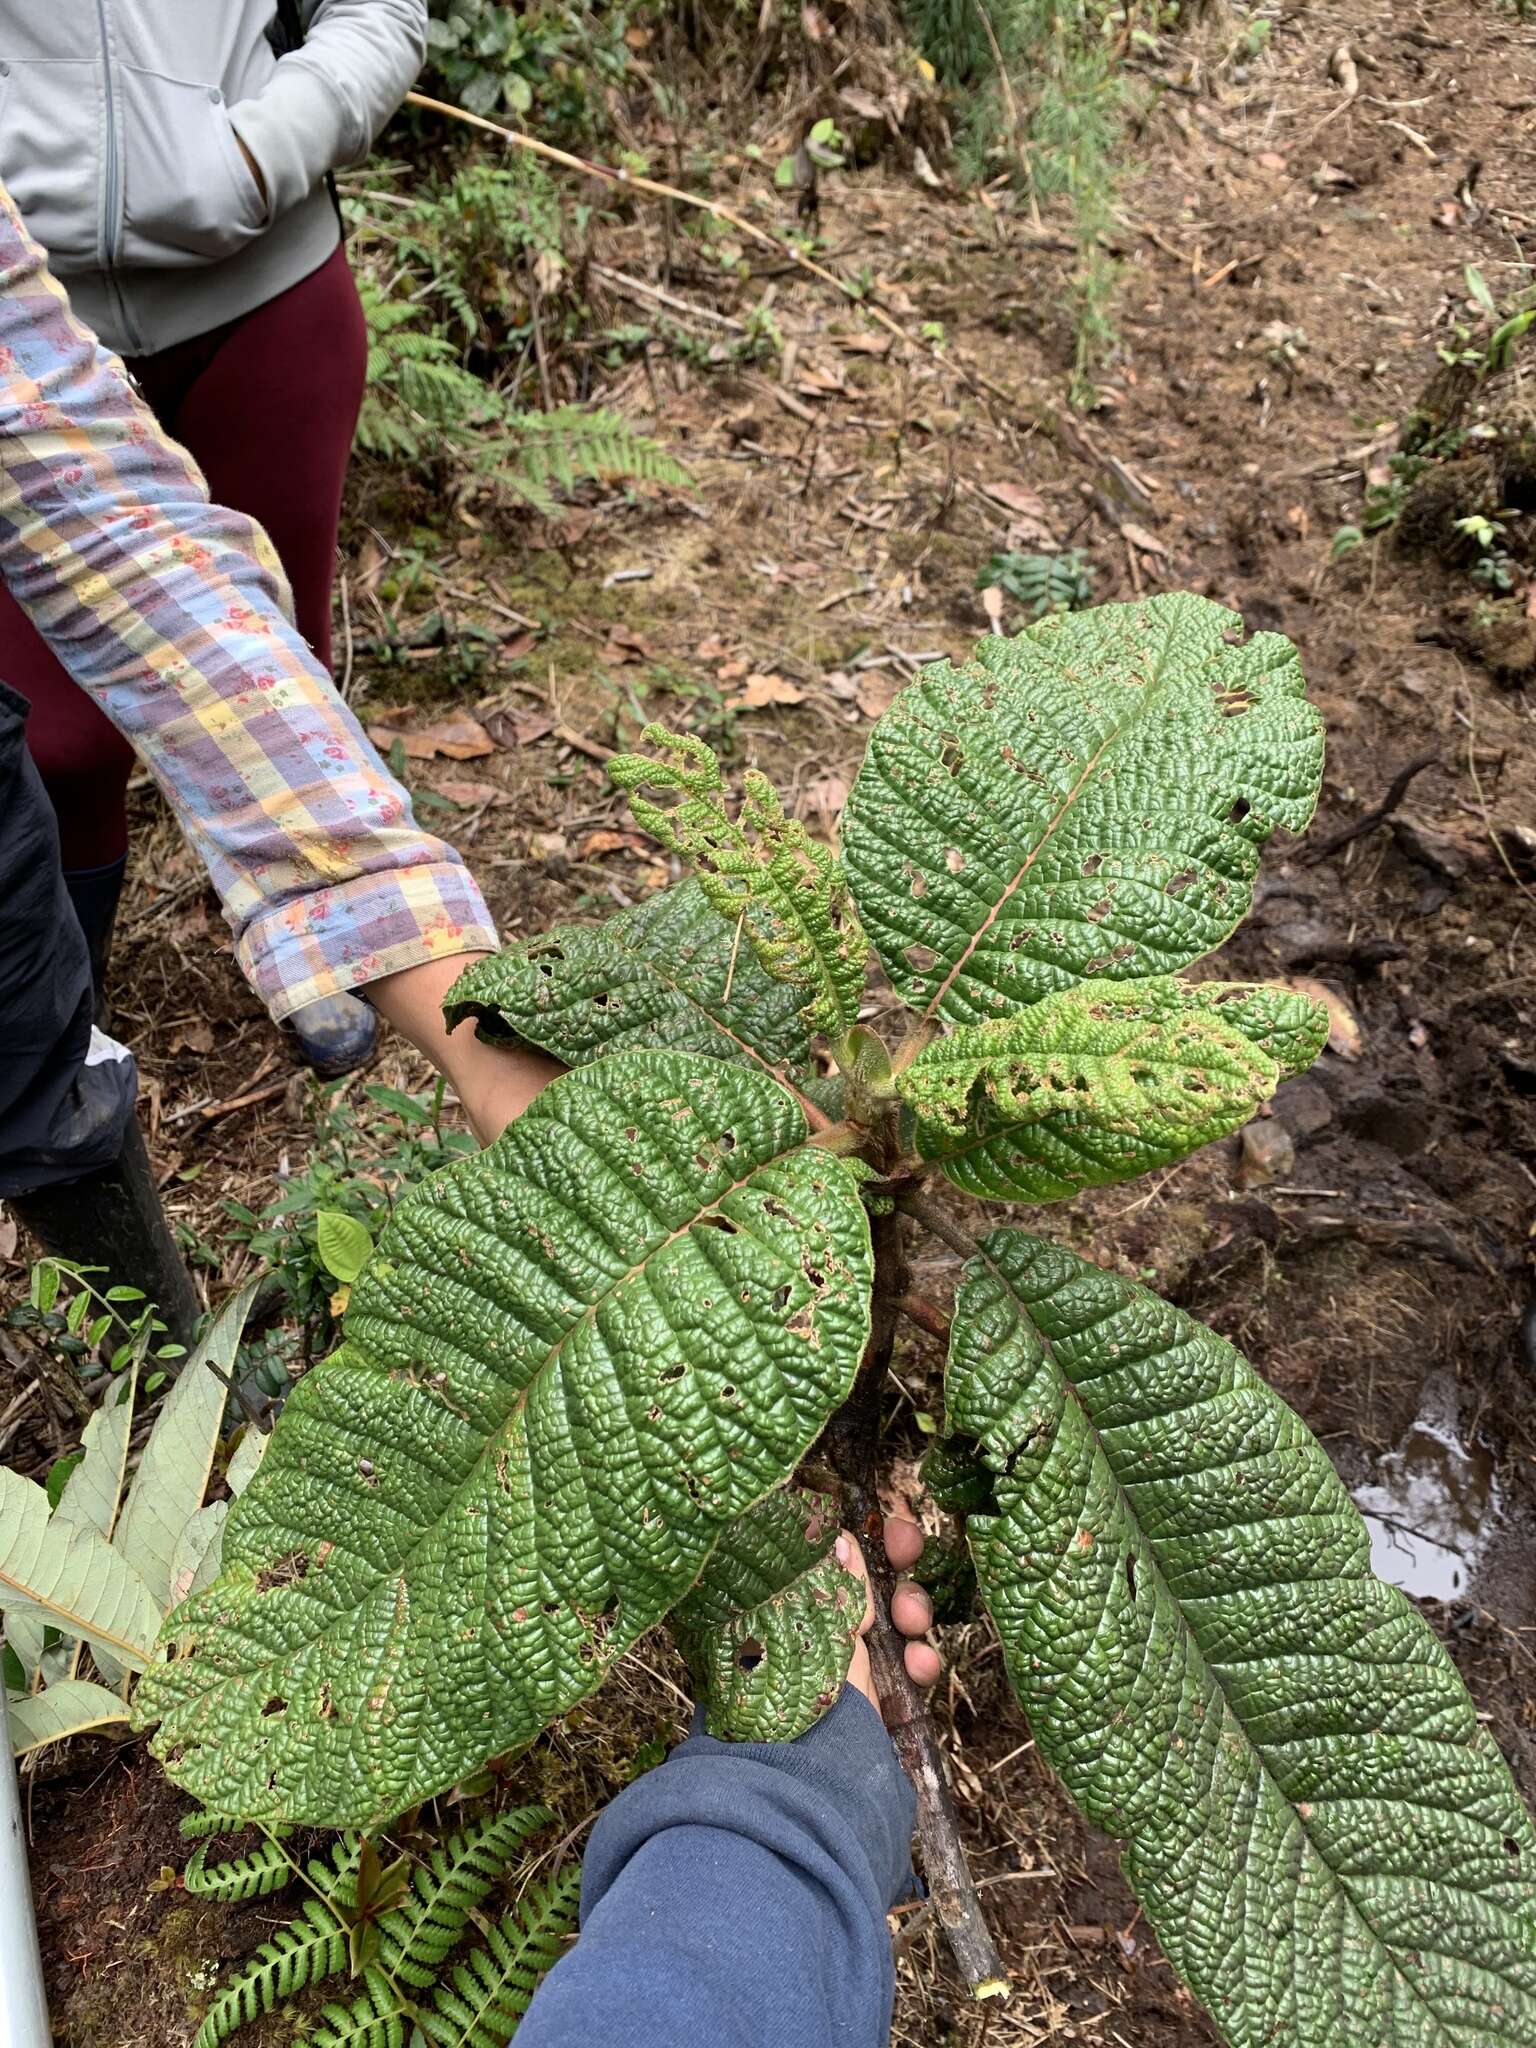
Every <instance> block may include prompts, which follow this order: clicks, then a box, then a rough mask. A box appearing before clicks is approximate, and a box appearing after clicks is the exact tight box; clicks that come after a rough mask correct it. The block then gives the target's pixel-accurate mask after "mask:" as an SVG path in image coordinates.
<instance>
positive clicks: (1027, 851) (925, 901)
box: [843, 594, 1323, 1024]
mask: <svg viewBox="0 0 1536 2048" xmlns="http://www.w3.org/2000/svg"><path fill="white" fill-rule="evenodd" d="M1241 624H1242V622H1241V620H1240V619H1239V618H1238V617H1237V615H1236V613H1234V612H1229V611H1225V610H1224V609H1223V608H1222V607H1221V606H1220V605H1217V604H1212V603H1211V602H1210V601H1209V600H1208V599H1206V598H1203V597H1190V596H1185V595H1181V594H1174V595H1169V596H1164V597H1154V598H1148V599H1146V600H1145V601H1143V602H1140V603H1136V604H1107V605H1100V606H1098V607H1097V608H1096V609H1095V610H1092V611H1086V612H1074V613H1071V614H1069V615H1063V616H1060V617H1056V618H1050V619H1042V620H1041V621H1040V623H1039V624H1038V625H1035V626H1031V627H1030V628H1028V630H1027V631H1025V632H1023V633H1021V634H1020V635H1019V637H1018V638H1017V639H1016V640H997V639H993V640H984V641H982V643H981V645H980V647H979V648H978V649H977V652H976V658H975V659H974V660H973V661H971V662H968V663H967V664H966V665H965V666H964V667H963V668H960V669H955V668H951V667H950V665H949V664H948V663H947V662H940V663H938V664H936V665H935V666H934V667H933V668H930V669H926V670H925V671H924V672H923V674H922V676H921V677H920V678H919V679H918V681H917V682H916V683H915V684H914V685H913V687H912V688H911V689H909V690H908V691H906V692H905V693H904V695H902V696H901V697H899V698H898V699H897V700H896V703H895V705H894V706H893V707H892V709H891V710H890V711H889V712H888V713H887V714H886V716H885V717H884V718H882V719H881V721H880V723H879V724H878V725H877V726H876V727H875V729H874V731H873V732H872V733H871V735H870V742H869V752H868V754H867V755H866V757H865V761H864V765H863V767H862V768H861V770H860V771H859V777H858V780H857V782H856V783H855V784H854V787H853V792H852V794H851V796H850V797H849V799H848V805H847V809H846V810H845V812H844V814H843V858H844V861H845V863H846V866H847V869H848V873H849V877H850V880H851V882H852V884H853V893H854V899H855V901H856V903H857V905H858V908H859V914H860V916H861V917H862V918H863V919H864V922H865V924H866V925H867V926H868V928H869V932H870V935H871V937H872V938H873V939H874V941H875V944H876V946H877V947H878V948H879V952H880V957H881V959H882V960H883V961H884V963H885V967H886V971H887V972H888V973H889V975H890V977H891V980H892V982H893V983H894V984H895V986H896V989H897V992H898V993H899V994H900V995H901V996H903V997H904V998H905V999H906V1001H907V1002H909V1003H911V1004H912V1005H913V1007H914V1008H916V1009H920V1010H925V1011H927V1012H929V1013H930V1014H933V1015H937V1016H941V1017H945V1018H948V1019H950V1020H951V1021H952V1022H955V1023H960V1024H964V1023H975V1022H979V1021H982V1020H984V1019H986V1018H988V1017H994V1016H998V1015H1001V1014H1004V1013H1006V1012H1009V1011H1013V1010H1021V1009H1024V1008H1025V1007H1026V1006H1027V1005H1028V1004H1030V1003H1033V1002H1037V1001H1038V1000H1039V999H1040V997H1041V996H1044V995H1048V994H1049V993H1050V992H1051V990H1052V989H1058V988H1067V987H1070V985H1071V984H1072V983H1073V982H1075V981H1082V980H1086V979H1090V978H1093V977H1095V976H1099V977H1107V978H1109V979H1111V980H1114V981H1130V980H1136V979H1139V978H1140V977H1143V976H1145V975H1150V974H1167V973H1170V972H1172V971H1173V970H1175V969H1177V968H1180V967H1186V966H1188V964H1189V963H1190V962H1191V961H1192V960H1196V959H1198V958H1199V957H1200V955H1201V954H1202V953H1206V952H1208V951H1209V950H1210V949H1211V947H1213V946H1215V945H1216V944H1218V943H1219V942H1220V941H1221V940H1222V939H1224V938H1225V937H1226V935H1227V934H1228V932H1230V931H1231V930H1232V929H1233V927H1234V926H1235V925H1236V924H1237V923H1238V921H1239V919H1240V918H1241V917H1242V916H1243V914H1244V912H1245V911H1246V910H1247V908H1248V903H1249V898H1250V895H1251V892H1252V884H1253V878H1254V875H1255V873H1256V872H1257V869H1258V861H1259V849H1260V847H1261V846H1262V845H1263V843H1264V841H1265V839H1266V838H1268V836H1269V834H1270V833H1271V831H1273V829H1274V828H1275V826H1276V825H1285V826H1288V827H1289V828H1290V830H1291V831H1293V832H1299V831H1301V830H1302V829H1303V828H1304V827H1305V826H1306V823H1307V821H1308V819H1309V818H1310V817H1311V815H1312V809H1313V805H1314V804H1315V803H1316V801H1317V792H1318V786H1319V783H1320V780H1321V776H1322V764H1323V733H1322V724H1321V721H1320V720H1319V718H1318V716H1317V713H1316V712H1315V711H1314V710H1313V709H1312V707H1311V706H1310V705H1309V704H1308V703H1307V701H1306V697H1305V694H1304V685H1303V682H1302V676H1301V669H1300V666H1299V665H1298V662H1297V659H1296V650H1295V648H1294V647H1292V645H1291V643H1290V642H1289V641H1288V640H1285V639H1283V638H1282V637H1281V636H1280V635H1279V634H1276V633H1258V634H1255V635H1254V637H1253V638H1252V639H1251V640H1248V641H1247V642H1244V643H1241V644H1239V643H1238V642H1237V639H1236V635H1237V633H1238V631H1239V630H1240V628H1241Z"/></svg>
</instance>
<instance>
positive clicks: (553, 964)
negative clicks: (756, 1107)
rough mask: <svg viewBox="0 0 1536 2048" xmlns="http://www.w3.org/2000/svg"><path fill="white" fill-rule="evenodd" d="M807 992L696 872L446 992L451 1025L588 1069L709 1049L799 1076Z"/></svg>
mask: <svg viewBox="0 0 1536 2048" xmlns="http://www.w3.org/2000/svg"><path fill="white" fill-rule="evenodd" d="M804 1000H805V992H804V990H803V989H800V990H797V989H795V988H792V987H790V986H788V985H787V984H786V983H784V982H782V981H776V980H774V979H773V977H772V976H771V975H769V974H768V973H767V971H766V970H765V969H764V968H763V967H762V965H761V964H760V963H759V961H758V958H757V954H756V953H755V952H754V950H753V949H752V947H751V946H748V945H743V944H741V943H739V942H738V937H737V933H736V931H735V928H734V926H733V925H731V924H729V923H727V922H726V921H725V920H724V919H723V918H721V917H720V915H719V914H718V912H716V911H714V910H712V909H711V908H710V906H709V903H708V902H707V900H706V899H705V895H704V891H703V889H702V888H701V887H700V885H699V883H698V882H697V881H696V880H692V879H690V880H688V881H686V882H682V883H679V885H678V886H677V887H676V888H675V889H666V890H663V891H662V892H661V894H660V895H657V896H653V897H652V898H651V899H650V901H649V902H647V903H641V904H637V905H636V907H635V908H634V909H633V910H625V911H621V912H620V914H619V915H618V916H617V917H610V918H609V919H608V921H607V922H606V923H605V924H600V925H557V926H556V927H555V928H554V930H553V931H548V932H545V933H543V934H541V936H540V937H538V938H536V939H529V940H526V941H525V942H524V943H523V944H522V945H520V946H509V947H508V948H507V950H506V951H505V952H504V953H497V954H495V955H494V956H493V957H492V958H490V959H487V960H477V961H476V962H475V964H474V965H473V966H472V967H471V968H469V969H468V971H467V972H466V973H464V974H461V975H460V976H459V978H458V980H457V981H456V982H455V983H454V985H453V987H452V988H451V989H450V990H449V991H448V996H447V1000H446V1001H445V1003H444V1005H443V1013H444V1015H445V1016H446V1017H447V1019H448V1024H449V1028H450V1029H452V1028H453V1027H454V1026H455V1025H457V1024H458V1023H460V1022H461V1021H462V1020H463V1019H464V1018H466V1017H473V1018H474V1019H475V1021H476V1025H477V1027H478V1029H479V1031H480V1033H481V1036H482V1037H487V1038H491V1039H511V1040H512V1041H513V1042H514V1043H519V1044H524V1045H536V1046H538V1047H539V1049H540V1050H541V1051H543V1052H547V1053H551V1054H553V1056H554V1057H555V1058H556V1059H558V1060H563V1061H564V1062H565V1064H566V1065H567V1066H568V1067H584V1066H586V1065H587V1063H588V1062H589V1061H590V1060H594V1059H601V1058H602V1057H604V1056H605V1055H606V1054H609V1053H616V1052H628V1051H631V1050H633V1049H638V1048H639V1047H641V1046H649V1047H652V1048H654V1049H656V1050H658V1051H665V1050H675V1051H677V1052H704V1053H712V1054H713V1055H714V1056H715V1057H716V1058H717V1059H731V1060H741V1061H745V1062H746V1063H747V1064H748V1065H756V1066H762V1067H765V1068H767V1069H768V1071H769V1072H771V1073H773V1074H776V1075H777V1076H778V1078H779V1079H780V1080H788V1081H798V1080H800V1079H801V1078H803V1075H804V1073H805V1071H806V1070H807V1069H808V1067H809V1065H810V1057H811V1047H810V1039H809V1036H808V1034H807V1032H806V1028H805V1026H804V1024H803V1023H802V1022H801V1020H800V1014H799V1012H800V1006H801V1004H802V1003H803V1002H804Z"/></svg>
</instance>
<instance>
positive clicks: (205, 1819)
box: [178, 1807, 293, 1842]
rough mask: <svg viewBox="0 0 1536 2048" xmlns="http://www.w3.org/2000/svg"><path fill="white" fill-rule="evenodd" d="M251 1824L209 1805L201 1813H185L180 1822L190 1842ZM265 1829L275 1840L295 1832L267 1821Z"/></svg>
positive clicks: (182, 1830) (231, 1833)
mask: <svg viewBox="0 0 1536 2048" xmlns="http://www.w3.org/2000/svg"><path fill="white" fill-rule="evenodd" d="M249 1825H250V1823H249V1822H248V1821H243V1820H241V1819H240V1818H239V1816H238V1815H236V1814H232V1813H213V1812H211V1811H210V1810H209V1809H208V1808H207V1807H204V1808H203V1810H202V1811H201V1812H200V1813H184V1814H183V1815H182V1816H181V1819H180V1821H179V1822H178V1826H179V1827H180V1829H181V1832H182V1836H183V1839H184V1840H186V1841H188V1842H196V1841H200V1840H201V1839H202V1837H203V1836H204V1835H236V1834H238V1833H239V1832H240V1830H241V1829H242V1828H244V1827H248V1826H249ZM263 1829H264V1832H265V1834H266V1836H267V1839H268V1840H269V1841H273V1842H282V1841H286V1840H287V1838H288V1836H289V1835H291V1834H292V1833H293V1829H292V1828H285V1827H273V1826H268V1825H267V1824H266V1823H265V1822H264V1823H263Z"/></svg>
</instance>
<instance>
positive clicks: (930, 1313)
mask: <svg viewBox="0 0 1536 2048" xmlns="http://www.w3.org/2000/svg"><path fill="white" fill-rule="evenodd" d="M896 1306H897V1307H898V1308H899V1309H900V1310H901V1312H902V1314H903V1315H904V1316H905V1317H906V1318H907V1320H908V1321H909V1322H913V1323H916V1325H917V1327H918V1328H919V1329H920V1330H926V1331H927V1333H928V1335H929V1336H930V1337H937V1338H938V1340H939V1342H940V1343H941V1344H947V1343H948V1342H949V1317H948V1316H947V1315H945V1313H944V1311H943V1309H941V1308H939V1307H938V1306H937V1304H936V1303H934V1302H931V1301H929V1300H928V1299H927V1298H926V1297H925V1296H923V1295H921V1294H912V1293H910V1292H909V1293H907V1294H903V1295H902V1296H901V1297H900V1299H899V1300H898V1301H897V1303H896Z"/></svg>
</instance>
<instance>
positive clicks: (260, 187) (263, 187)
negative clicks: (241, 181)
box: [235, 128, 267, 206]
mask: <svg viewBox="0 0 1536 2048" xmlns="http://www.w3.org/2000/svg"><path fill="white" fill-rule="evenodd" d="M235 140H236V142H238V143H239V145H240V154H241V155H242V156H243V157H244V158H245V167H246V169H247V170H248V171H249V172H250V174H251V177H252V179H253V180H254V181H255V185H256V190H257V191H258V192H259V193H260V194H261V203H262V205H263V206H265V205H266V203H267V181H266V179H265V178H264V177H263V176H262V173H261V165H260V164H259V163H257V161H256V159H255V157H253V156H252V155H251V152H250V151H249V150H248V149H247V148H246V146H245V138H244V136H243V135H241V133H240V131H239V129H238V128H237V129H236V130H235Z"/></svg>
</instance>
